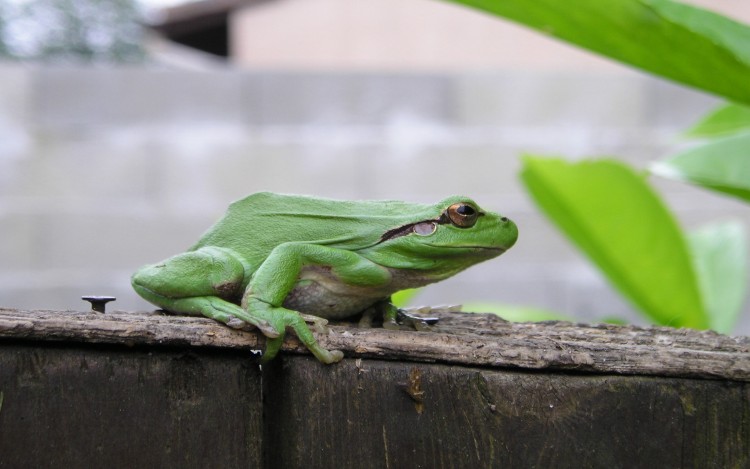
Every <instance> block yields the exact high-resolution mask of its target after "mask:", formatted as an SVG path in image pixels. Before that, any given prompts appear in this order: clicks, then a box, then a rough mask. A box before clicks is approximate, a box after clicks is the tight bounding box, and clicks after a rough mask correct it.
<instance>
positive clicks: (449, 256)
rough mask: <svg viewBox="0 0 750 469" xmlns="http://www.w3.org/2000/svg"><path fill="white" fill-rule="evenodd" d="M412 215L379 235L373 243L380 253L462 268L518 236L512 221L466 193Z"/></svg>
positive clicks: (510, 243)
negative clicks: (484, 207) (464, 195)
mask: <svg viewBox="0 0 750 469" xmlns="http://www.w3.org/2000/svg"><path fill="white" fill-rule="evenodd" d="M416 218H418V219H417V220H415V221H414V222H411V223H408V224H405V225H402V226H399V227H397V228H393V229H391V230H389V231H387V232H385V233H384V234H383V235H382V236H381V239H380V242H379V243H378V244H377V246H376V247H377V248H378V250H379V251H380V252H381V254H383V253H386V252H387V253H389V254H390V255H391V256H393V257H394V259H393V260H395V258H409V259H411V263H412V264H414V267H416V268H431V266H434V267H436V268H441V267H442V268H446V269H449V270H453V269H455V270H463V269H465V268H467V267H469V266H471V265H473V264H476V263H477V262H481V261H483V260H487V259H491V258H493V257H497V256H499V255H500V254H502V253H504V252H505V251H507V250H508V249H510V248H511V247H512V246H513V244H515V242H516V239H517V238H518V228H517V227H516V225H515V223H513V222H512V221H511V220H510V219H508V218H506V217H504V216H501V215H499V214H497V213H493V212H488V211H485V210H483V209H481V208H480V207H479V205H477V203H476V202H474V201H473V200H471V199H470V198H468V197H462V196H454V197H449V198H447V199H445V200H443V201H442V202H440V203H438V204H435V205H433V206H429V207H427V210H425V211H424V212H420V213H419V214H418V215H417V217H416ZM399 264H401V263H400V262H399ZM393 267H396V266H393Z"/></svg>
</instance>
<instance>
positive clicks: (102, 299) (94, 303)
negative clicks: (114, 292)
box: [81, 295, 117, 313]
mask: <svg viewBox="0 0 750 469" xmlns="http://www.w3.org/2000/svg"><path fill="white" fill-rule="evenodd" d="M81 299H82V300H86V301H88V302H89V303H91V309H92V310H93V311H96V312H97V313H104V310H105V308H106V305H107V303H109V302H110V301H115V300H116V299H117V298H115V297H114V296H96V295H87V296H82V297H81Z"/></svg>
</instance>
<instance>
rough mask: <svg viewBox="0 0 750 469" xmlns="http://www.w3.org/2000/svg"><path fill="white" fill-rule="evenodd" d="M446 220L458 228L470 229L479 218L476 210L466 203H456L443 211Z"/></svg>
mask: <svg viewBox="0 0 750 469" xmlns="http://www.w3.org/2000/svg"><path fill="white" fill-rule="evenodd" d="M445 213H446V214H447V215H448V219H449V220H450V221H451V223H453V224H454V225H456V226H457V227H459V228H471V227H472V226H474V224H475V223H476V222H477V218H479V212H478V211H477V209H475V208H474V207H472V206H471V205H469V204H466V203H462V202H461V203H457V204H453V205H451V206H450V207H448V210H446V211H445Z"/></svg>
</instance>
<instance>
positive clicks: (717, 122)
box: [685, 45, 750, 138]
mask: <svg viewBox="0 0 750 469" xmlns="http://www.w3.org/2000/svg"><path fill="white" fill-rule="evenodd" d="M748 47H750V45H748ZM744 130H750V107H747V106H741V105H739V104H735V103H727V104H724V105H723V106H721V107H719V108H718V109H715V110H714V111H713V112H711V113H710V114H708V115H707V116H706V117H704V118H703V119H702V120H701V121H700V122H698V123H697V124H696V125H695V126H693V127H692V128H691V129H690V130H688V131H687V132H685V135H686V136H687V137H698V138H703V137H706V138H708V137H718V136H726V135H729V134H733V133H737V132H741V131H744Z"/></svg>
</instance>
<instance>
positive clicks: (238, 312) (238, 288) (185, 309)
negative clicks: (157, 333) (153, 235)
mask: <svg viewBox="0 0 750 469" xmlns="http://www.w3.org/2000/svg"><path fill="white" fill-rule="evenodd" d="M244 278H245V268H244V266H243V265H242V263H241V262H240V261H238V260H237V258H236V256H234V255H233V254H232V253H231V252H229V251H226V250H224V249H221V248H216V247H206V248H201V249H198V250H196V251H190V252H186V253H183V254H178V255H176V256H174V257H170V258H169V259H167V260H165V261H163V262H160V263H158V264H154V265H150V266H146V267H143V268H142V269H140V270H139V271H138V272H136V273H135V274H134V275H133V277H132V279H131V282H132V284H133V288H134V289H135V291H136V292H137V293H138V294H139V295H141V296H142V297H143V298H145V299H146V300H148V301H150V302H151V303H153V304H155V305H157V306H159V307H161V308H164V309H165V310H167V311H170V312H174V313H179V314H189V315H203V316H206V317H209V318H211V319H215V320H217V321H220V322H222V323H224V324H227V325H229V326H231V327H235V328H242V327H244V326H246V325H247V324H250V325H253V326H255V327H257V328H259V329H260V330H261V331H262V332H263V334H265V335H266V336H268V337H277V336H278V335H279V333H278V332H277V331H276V330H275V329H274V328H273V327H272V326H271V325H270V324H268V322H267V321H265V320H263V319H261V318H258V317H255V316H254V315H251V314H248V312H247V311H245V310H244V309H242V308H241V307H240V306H238V305H237V304H236V303H235V302H239V298H240V297H241V295H242V287H243V281H244Z"/></svg>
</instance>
